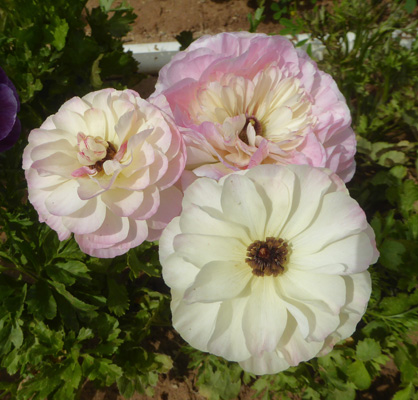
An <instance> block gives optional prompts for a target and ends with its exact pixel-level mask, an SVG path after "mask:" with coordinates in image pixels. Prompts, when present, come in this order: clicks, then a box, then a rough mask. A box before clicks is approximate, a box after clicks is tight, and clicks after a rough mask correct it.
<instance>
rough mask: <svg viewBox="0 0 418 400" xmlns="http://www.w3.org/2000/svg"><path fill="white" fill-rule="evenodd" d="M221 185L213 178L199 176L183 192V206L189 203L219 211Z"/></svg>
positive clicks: (185, 206)
mask: <svg viewBox="0 0 418 400" xmlns="http://www.w3.org/2000/svg"><path fill="white" fill-rule="evenodd" d="M221 193H222V186H220V185H219V184H218V182H216V181H215V180H213V179H209V178H200V179H197V180H196V181H194V182H193V183H192V184H191V185H190V186H189V187H188V188H187V189H186V191H185V192H184V198H183V208H187V207H188V205H189V204H196V205H198V206H208V207H212V208H216V209H217V210H219V211H221V210H222V208H221Z"/></svg>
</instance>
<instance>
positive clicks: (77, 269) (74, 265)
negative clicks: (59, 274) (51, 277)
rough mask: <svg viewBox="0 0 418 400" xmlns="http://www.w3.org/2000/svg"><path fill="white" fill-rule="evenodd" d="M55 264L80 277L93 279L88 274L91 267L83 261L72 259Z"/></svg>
mask: <svg viewBox="0 0 418 400" xmlns="http://www.w3.org/2000/svg"><path fill="white" fill-rule="evenodd" d="M55 265H56V266H57V267H58V268H61V269H63V270H64V271H67V272H68V273H70V274H72V275H74V276H76V277H78V278H85V279H91V277H90V275H89V274H88V272H89V269H88V268H87V266H86V264H84V263H82V262H81V261H75V260H70V261H67V262H57V263H56V264H55Z"/></svg>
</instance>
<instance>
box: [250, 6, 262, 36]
mask: <svg viewBox="0 0 418 400" xmlns="http://www.w3.org/2000/svg"><path fill="white" fill-rule="evenodd" d="M264 3H265V0H260V1H259V2H258V7H257V9H256V10H255V12H254V16H253V15H252V14H251V13H250V14H248V15H247V19H248V22H249V23H250V28H249V29H248V32H252V33H254V32H256V31H257V27H258V25H260V23H261V22H262V21H263V20H264V18H265V15H264V10H265V6H264Z"/></svg>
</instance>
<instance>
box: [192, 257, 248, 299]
mask: <svg viewBox="0 0 418 400" xmlns="http://www.w3.org/2000/svg"><path fill="white" fill-rule="evenodd" d="M252 277H253V274H252V273H251V268H249V266H248V265H246V264H245V263H244V262H242V261H241V262H239V261H212V262H210V263H207V264H206V265H204V266H203V268H202V269H201V270H200V271H199V273H198V274H197V276H196V279H195V281H194V282H193V284H192V285H191V286H190V287H189V288H188V289H187V290H186V292H185V293H184V300H185V301H186V303H196V302H200V303H213V302H217V301H223V300H227V299H231V298H233V297H237V296H240V294H241V292H242V291H243V290H244V289H245V288H246V286H247V284H248V282H249V281H250V279H251V278H252Z"/></svg>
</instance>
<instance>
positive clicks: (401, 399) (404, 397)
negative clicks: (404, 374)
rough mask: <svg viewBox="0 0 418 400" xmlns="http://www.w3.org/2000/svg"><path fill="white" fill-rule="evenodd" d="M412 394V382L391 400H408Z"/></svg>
mask: <svg viewBox="0 0 418 400" xmlns="http://www.w3.org/2000/svg"><path fill="white" fill-rule="evenodd" d="M412 393H413V385H412V382H411V383H409V385H408V386H407V387H405V388H403V389H402V390H399V391H398V392H396V393H395V395H394V396H393V400H410V398H411V395H412Z"/></svg>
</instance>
